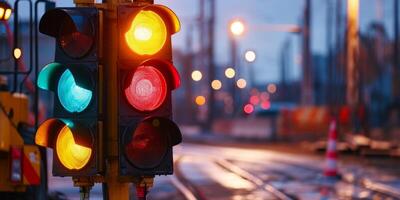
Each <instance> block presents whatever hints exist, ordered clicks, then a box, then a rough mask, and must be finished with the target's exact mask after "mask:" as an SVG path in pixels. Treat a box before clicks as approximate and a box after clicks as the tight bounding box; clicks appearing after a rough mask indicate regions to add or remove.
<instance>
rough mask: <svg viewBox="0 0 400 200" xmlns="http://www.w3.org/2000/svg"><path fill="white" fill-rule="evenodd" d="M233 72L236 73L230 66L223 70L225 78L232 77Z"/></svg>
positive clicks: (233, 75)
mask: <svg viewBox="0 0 400 200" xmlns="http://www.w3.org/2000/svg"><path fill="white" fill-rule="evenodd" d="M235 74H236V72H235V70H234V69H233V68H231V67H229V68H227V69H226V70H225V76H226V77H227V78H233V77H235Z"/></svg>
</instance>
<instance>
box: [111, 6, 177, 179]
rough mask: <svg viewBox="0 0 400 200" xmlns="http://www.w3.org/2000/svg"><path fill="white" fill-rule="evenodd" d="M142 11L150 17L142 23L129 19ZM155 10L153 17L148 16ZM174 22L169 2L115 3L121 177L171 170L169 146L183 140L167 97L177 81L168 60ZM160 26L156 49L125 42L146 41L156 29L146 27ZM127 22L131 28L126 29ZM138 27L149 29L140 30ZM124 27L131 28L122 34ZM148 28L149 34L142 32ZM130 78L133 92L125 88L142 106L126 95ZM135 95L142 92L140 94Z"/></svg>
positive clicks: (163, 173)
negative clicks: (144, 49) (160, 39)
mask: <svg viewBox="0 0 400 200" xmlns="http://www.w3.org/2000/svg"><path fill="white" fill-rule="evenodd" d="M149 11H151V13H149ZM142 12H147V13H145V14H144V15H145V16H146V17H148V16H152V17H153V18H152V19H151V18H150V19H145V20H142V21H141V24H140V23H139V24H138V25H134V20H137V17H138V18H139V15H141V14H142ZM154 16H155V18H157V19H158V21H157V20H153V19H154ZM160 19H161V20H160ZM151 23H160V24H151ZM141 26H142V27H141ZM179 26H180V25H179V21H178V18H177V17H176V15H175V14H174V13H173V12H172V11H171V10H170V9H169V8H167V7H164V6H161V5H146V6H137V5H122V6H119V7H118V31H119V34H118V36H119V38H118V41H119V43H118V88H119V90H118V133H119V149H118V151H119V152H118V155H119V174H120V176H121V177H141V176H154V175H168V174H172V173H173V159H172V157H173V154H172V147H173V146H174V145H177V144H179V143H180V142H181V141H182V135H181V132H180V130H179V128H178V126H177V125H176V124H175V123H174V122H173V121H172V100H171V99H172V98H171V97H172V95H171V92H172V90H174V89H176V88H178V87H179V85H180V77H179V74H178V72H177V70H176V68H175V67H174V66H173V64H172V48H171V35H172V34H174V33H176V32H178V31H179ZM160 27H161V29H162V30H161V32H163V31H164V29H163V28H164V27H165V35H164V36H165V41H164V42H163V43H162V46H159V47H157V48H156V49H158V50H155V51H154V52H152V53H149V52H147V53H143V52H142V53H141V52H135V51H134V50H132V49H131V47H130V46H129V45H131V46H133V45H139V44H136V43H132V44H129V42H132V41H135V40H133V39H132V40H130V41H129V40H128V39H127V38H126V37H138V38H139V39H140V37H143V40H149V43H150V42H152V41H151V40H152V39H153V38H152V36H153V35H152V34H160V30H152V29H151V28H160ZM132 28H133V29H134V30H133V31H132V30H130V29H132ZM140 28H142V29H149V30H139V29H140ZM129 31H131V33H134V34H131V35H127V34H128V33H129ZM136 31H139V32H138V34H139V35H136ZM140 31H142V32H140ZM147 32H150V33H151V34H148V35H146V34H147ZM140 34H144V36H143V35H140ZM147 36H149V37H147ZM135 39H136V41H137V40H138V39H137V38H135ZM160 44H161V43H160ZM151 45H152V44H149V46H151ZM139 51H140V49H139ZM135 76H137V79H135ZM132 84H134V85H133V86H132V87H136V89H135V90H134V91H133V92H132V91H130V92H131V93H134V94H131V95H133V96H135V95H137V96H138V98H137V99H138V101H143V102H144V103H143V105H144V106H140V107H137V106H135V105H132V101H129V97H128V95H127V90H128V89H130V88H129V87H130V86H131V85H132ZM140 84H141V85H140ZM135 92H136V93H135ZM128 93H129V91H128ZM150 93H154V94H150ZM140 95H143V98H142V99H140V97H141V96H140ZM146 95H148V96H146ZM152 95H154V96H152ZM157 95H159V96H157ZM160 96H162V97H160ZM150 97H151V98H150ZM147 98H149V99H147ZM143 99H145V100H143ZM160 99H161V100H160ZM145 101H149V102H158V101H160V103H159V104H156V105H155V104H151V103H150V104H151V105H150V104H146V102H145ZM149 105H150V106H149ZM146 106H147V107H146Z"/></svg>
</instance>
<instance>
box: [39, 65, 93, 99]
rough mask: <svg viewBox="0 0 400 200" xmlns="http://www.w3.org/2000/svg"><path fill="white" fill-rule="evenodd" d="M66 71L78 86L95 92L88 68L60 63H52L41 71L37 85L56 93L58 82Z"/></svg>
mask: <svg viewBox="0 0 400 200" xmlns="http://www.w3.org/2000/svg"><path fill="white" fill-rule="evenodd" d="M66 70H69V71H70V72H71V74H72V76H73V77H74V80H75V83H76V85H78V86H79V87H82V88H85V89H87V90H93V88H94V85H93V80H91V79H90V78H88V77H91V74H90V72H89V71H88V70H87V69H86V68H83V67H79V66H76V67H67V66H64V65H62V64H60V63H50V64H48V65H46V66H45V67H44V68H43V69H42V70H41V71H40V73H39V77H38V83H37V84H38V86H39V88H41V89H44V90H50V91H53V92H56V91H57V86H58V81H59V80H60V77H61V75H62V74H63V73H64V72H65V71H66Z"/></svg>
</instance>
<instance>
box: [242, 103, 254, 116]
mask: <svg viewBox="0 0 400 200" xmlns="http://www.w3.org/2000/svg"><path fill="white" fill-rule="evenodd" d="M243 111H244V112H245V113H246V114H251V113H252V112H254V106H253V105H251V104H246V105H245V106H244V108H243Z"/></svg>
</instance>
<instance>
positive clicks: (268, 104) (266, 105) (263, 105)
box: [261, 101, 271, 110]
mask: <svg viewBox="0 0 400 200" xmlns="http://www.w3.org/2000/svg"><path fill="white" fill-rule="evenodd" d="M261 108H262V109H264V110H268V109H270V108H271V102H270V101H263V102H262V103H261Z"/></svg>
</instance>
